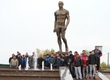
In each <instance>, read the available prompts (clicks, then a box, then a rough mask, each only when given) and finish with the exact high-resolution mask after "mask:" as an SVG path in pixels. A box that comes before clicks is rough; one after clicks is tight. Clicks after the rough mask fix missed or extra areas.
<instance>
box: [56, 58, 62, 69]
mask: <svg viewBox="0 0 110 80" xmlns="http://www.w3.org/2000/svg"><path fill="white" fill-rule="evenodd" d="M62 65H63V62H62V60H61V58H60V56H58V57H57V61H56V67H57V68H59V67H60V66H62Z"/></svg>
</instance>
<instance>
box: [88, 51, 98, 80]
mask: <svg viewBox="0 0 110 80" xmlns="http://www.w3.org/2000/svg"><path fill="white" fill-rule="evenodd" d="M88 62H89V67H90V78H92V77H93V78H94V79H95V66H96V64H97V57H96V56H95V54H94V51H92V52H90V55H89V60H88ZM92 71H93V73H92Z"/></svg>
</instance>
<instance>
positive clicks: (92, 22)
mask: <svg viewBox="0 0 110 80" xmlns="http://www.w3.org/2000/svg"><path fill="white" fill-rule="evenodd" d="M62 1H63V2H64V8H65V9H67V10H69V13H70V24H69V26H68V28H67V30H66V38H67V41H68V45H69V50H72V51H73V52H74V51H78V52H79V53H80V52H81V51H82V50H83V49H86V50H93V49H94V46H95V45H101V46H103V54H104V56H105V57H102V61H106V59H105V58H106V53H108V52H110V35H109V34H110V0H62ZM58 2H59V0H0V55H1V56H0V63H8V58H9V57H10V56H11V54H12V53H15V54H16V52H17V51H20V52H21V53H22V54H25V53H26V52H28V53H29V54H32V52H33V51H36V48H39V49H41V50H45V49H55V50H56V51H58V44H57V36H56V34H55V33H53V28H54V12H55V11H56V10H58ZM64 50H65V49H64V44H63V51H64Z"/></svg>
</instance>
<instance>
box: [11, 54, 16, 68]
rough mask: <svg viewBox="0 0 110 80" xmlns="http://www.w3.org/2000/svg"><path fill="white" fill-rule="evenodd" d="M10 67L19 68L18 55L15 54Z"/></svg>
mask: <svg viewBox="0 0 110 80" xmlns="http://www.w3.org/2000/svg"><path fill="white" fill-rule="evenodd" d="M10 67H11V68H18V59H16V56H14V57H13V58H12V59H11V61H10Z"/></svg>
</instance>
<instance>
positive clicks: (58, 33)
mask: <svg viewBox="0 0 110 80" xmlns="http://www.w3.org/2000/svg"><path fill="white" fill-rule="evenodd" d="M56 34H57V42H58V46H59V52H62V42H61V36H60V29H57V31H56Z"/></svg>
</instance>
